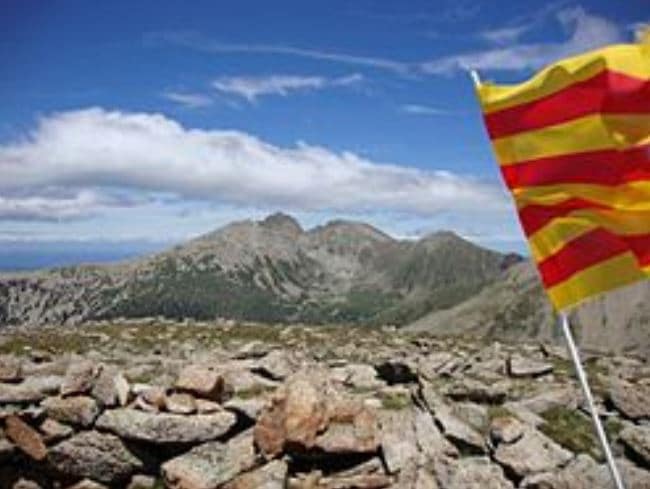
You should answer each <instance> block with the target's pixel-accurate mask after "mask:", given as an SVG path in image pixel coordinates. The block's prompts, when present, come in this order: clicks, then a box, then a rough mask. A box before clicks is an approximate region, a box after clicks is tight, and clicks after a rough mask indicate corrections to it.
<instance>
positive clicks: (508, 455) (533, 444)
mask: <svg viewBox="0 0 650 489" xmlns="http://www.w3.org/2000/svg"><path fill="white" fill-rule="evenodd" d="M494 458H495V460H496V461H497V462H499V463H500V464H501V465H503V466H504V467H506V468H507V469H508V470H510V471H512V472H513V473H515V474H517V476H519V477H525V476H527V475H530V474H535V473H538V472H545V471H552V470H556V469H557V468H559V467H561V466H563V465H566V464H567V463H568V462H569V460H571V458H573V454H572V453H571V452H569V451H568V450H565V449H564V448H562V447H561V446H560V445H558V444H557V443H555V442H554V441H553V440H551V439H550V438H548V437H546V436H545V435H543V434H542V433H540V432H539V431H537V430H535V429H533V428H529V429H527V430H526V431H525V432H524V434H523V436H521V438H519V440H517V441H516V442H514V443H510V444H508V443H502V444H500V445H499V446H498V447H497V449H496V451H495V452H494Z"/></svg>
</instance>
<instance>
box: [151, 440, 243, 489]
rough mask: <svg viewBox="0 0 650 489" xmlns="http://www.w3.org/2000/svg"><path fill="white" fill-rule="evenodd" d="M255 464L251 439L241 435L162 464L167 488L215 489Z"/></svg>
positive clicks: (203, 446) (207, 444) (208, 444)
mask: <svg viewBox="0 0 650 489" xmlns="http://www.w3.org/2000/svg"><path fill="white" fill-rule="evenodd" d="M254 465H255V449H254V446H253V437H252V435H251V434H250V433H244V434H242V435H240V436H238V437H237V438H233V439H232V440H230V441H229V442H228V443H225V444H224V443H220V442H209V443H205V444H203V445H199V446H198V447H195V448H193V449H192V450H190V451H189V452H187V453H185V454H183V455H181V456H179V457H176V458H173V459H171V460H169V461H167V462H165V463H164V464H163V465H162V467H161V472H162V475H163V477H164V479H165V483H166V484H167V487H169V488H170V489H217V488H218V487H220V486H221V485H223V484H225V483H226V482H229V481H231V480H232V479H234V478H235V477H236V476H237V475H239V474H240V473H242V472H244V471H247V470H249V469H251V468H252V467H253V466H254Z"/></svg>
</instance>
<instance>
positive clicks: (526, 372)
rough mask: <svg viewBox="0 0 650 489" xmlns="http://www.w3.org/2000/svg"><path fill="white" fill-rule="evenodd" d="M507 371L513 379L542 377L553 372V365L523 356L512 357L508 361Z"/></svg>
mask: <svg viewBox="0 0 650 489" xmlns="http://www.w3.org/2000/svg"><path fill="white" fill-rule="evenodd" d="M507 371H508V374H509V375H510V376H511V377H515V378H522V377H540V376H542V375H546V374H550V373H551V372H552V371H553V364H551V363H547V362H540V361H538V360H534V359H532V358H525V357H522V356H521V355H512V356H511V357H510V358H509V359H508V364H507Z"/></svg>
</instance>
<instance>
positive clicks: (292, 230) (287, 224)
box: [260, 212, 303, 236]
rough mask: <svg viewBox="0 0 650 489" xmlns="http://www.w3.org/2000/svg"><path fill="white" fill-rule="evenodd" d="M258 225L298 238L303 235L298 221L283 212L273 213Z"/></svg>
mask: <svg viewBox="0 0 650 489" xmlns="http://www.w3.org/2000/svg"><path fill="white" fill-rule="evenodd" d="M260 225H261V226H263V227H265V228H267V229H273V230H275V231H280V232H284V233H286V234H290V235H295V236H298V235H300V234H302V233H303V229H302V227H301V226H300V223H298V221H297V220H296V219H295V218H294V217H292V216H290V215H288V214H285V213H283V212H275V213H273V214H271V215H269V216H267V217H266V218H265V219H263V220H262V221H260Z"/></svg>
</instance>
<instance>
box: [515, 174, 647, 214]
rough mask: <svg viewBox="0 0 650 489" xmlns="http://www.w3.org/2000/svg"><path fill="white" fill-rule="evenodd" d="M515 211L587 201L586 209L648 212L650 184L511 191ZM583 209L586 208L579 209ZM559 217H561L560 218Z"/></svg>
mask: <svg viewBox="0 0 650 489" xmlns="http://www.w3.org/2000/svg"><path fill="white" fill-rule="evenodd" d="M512 193H513V195H514V197H515V202H516V203H517V207H518V208H519V209H523V208H524V207H527V206H529V205H540V206H547V207H550V206H554V205H559V206H560V207H561V206H562V203H566V202H567V201H568V200H570V199H577V201H589V202H590V205H593V206H600V207H609V208H612V209H620V210H630V211H647V210H650V180H641V181H638V182H630V183H625V184H623V185H616V186H606V185H591V184H582V183H571V184H565V185H544V186H539V187H524V188H518V189H515V190H513V191H512ZM583 207H586V205H583ZM562 215H563V214H562Z"/></svg>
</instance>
